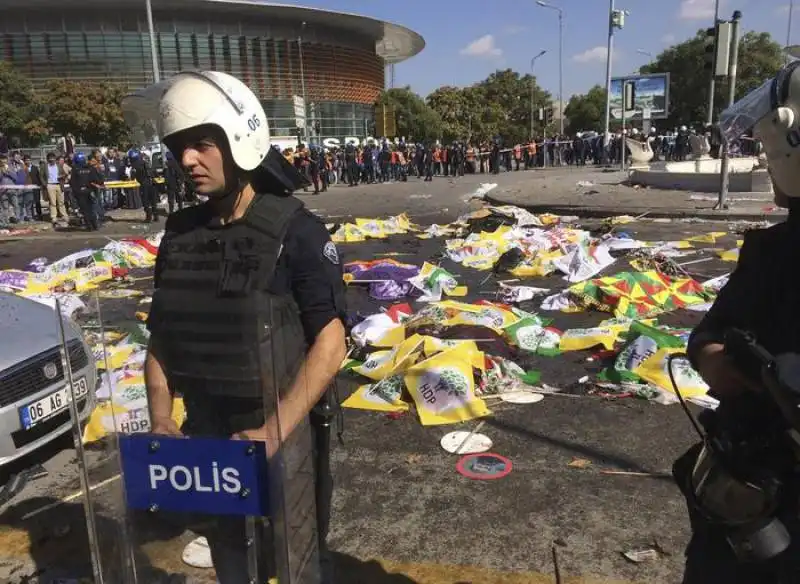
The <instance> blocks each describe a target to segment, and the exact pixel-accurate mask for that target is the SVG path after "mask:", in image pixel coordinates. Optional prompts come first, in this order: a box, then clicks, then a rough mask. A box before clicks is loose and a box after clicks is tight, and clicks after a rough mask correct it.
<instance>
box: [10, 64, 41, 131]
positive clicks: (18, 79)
mask: <svg viewBox="0 0 800 584" xmlns="http://www.w3.org/2000/svg"><path fill="white" fill-rule="evenodd" d="M0 132H3V133H4V134H5V135H6V136H8V138H9V142H11V143H12V144H15V145H16V144H18V145H20V146H35V145H38V144H40V143H41V142H42V141H43V140H44V139H45V137H46V136H47V133H48V128H47V123H46V121H45V119H44V108H43V107H42V103H41V101H40V100H39V99H38V98H37V96H36V93H35V92H34V90H33V85H31V82H30V80H28V78H27V77H25V76H24V75H22V74H21V73H20V72H19V71H17V70H15V69H14V68H13V67H11V65H10V64H9V63H6V62H2V61H0Z"/></svg>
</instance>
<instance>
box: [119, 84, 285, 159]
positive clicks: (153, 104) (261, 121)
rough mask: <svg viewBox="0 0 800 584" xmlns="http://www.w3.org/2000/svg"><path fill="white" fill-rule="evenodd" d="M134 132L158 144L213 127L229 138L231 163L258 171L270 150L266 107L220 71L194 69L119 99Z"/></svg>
mask: <svg viewBox="0 0 800 584" xmlns="http://www.w3.org/2000/svg"><path fill="white" fill-rule="evenodd" d="M122 110H123V114H124V116H125V120H126V121H127V122H128V124H129V125H130V126H131V128H132V129H133V130H134V131H137V130H138V131H145V132H146V131H150V132H152V131H155V133H156V134H157V135H158V137H159V138H160V139H161V140H164V139H166V138H169V137H170V136H172V135H174V134H177V133H178V132H182V131H184V130H189V129H191V128H196V127H198V126H203V125H213V126H217V127H218V128H220V129H221V130H222V132H223V133H224V134H225V136H226V138H227V139H228V145H229V147H230V151H231V156H232V157H233V162H234V164H236V166H237V167H239V168H240V169H241V170H243V171H251V170H254V169H255V168H257V167H258V166H259V165H260V164H261V163H262V162H263V160H264V159H265V158H266V157H267V154H269V152H270V135H269V124H268V123H267V116H266V114H265V113H264V107H263V106H262V105H261V102H260V101H259V100H258V98H257V97H256V96H255V94H254V93H253V92H252V91H251V90H250V89H249V88H248V87H247V86H246V85H245V84H244V83H242V82H241V81H239V80H238V79H236V78H235V77H232V76H231V75H228V74H227V73H220V72H218V71H192V72H185V73H179V74H178V75H175V76H174V77H170V78H169V79H167V80H165V81H162V82H160V83H156V84H155V85H151V86H149V87H147V88H145V89H142V90H139V91H135V92H133V93H131V94H129V95H127V96H126V97H125V98H124V99H123V100H122Z"/></svg>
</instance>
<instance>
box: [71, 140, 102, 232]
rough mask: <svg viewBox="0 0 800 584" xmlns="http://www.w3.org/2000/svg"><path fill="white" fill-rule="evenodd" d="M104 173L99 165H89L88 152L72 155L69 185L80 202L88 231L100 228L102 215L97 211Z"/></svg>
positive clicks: (79, 206) (79, 205)
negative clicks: (97, 198)
mask: <svg viewBox="0 0 800 584" xmlns="http://www.w3.org/2000/svg"><path fill="white" fill-rule="evenodd" d="M104 182H105V181H104V180H103V175H102V173H101V172H100V170H99V168H98V167H97V166H89V164H88V161H87V160H86V154H84V153H83V152H76V153H75V156H73V157H72V176H71V177H70V179H69V186H70V188H71V189H72V193H73V195H74V196H75V199H76V200H77V202H78V208H79V209H80V212H81V215H83V222H84V223H85V224H86V229H87V231H98V230H99V229H100V216H99V215H98V213H97V209H98V206H99V205H98V202H97V200H96V198H95V197H98V196H99V192H100V190H101V189H102V188H103V184H104Z"/></svg>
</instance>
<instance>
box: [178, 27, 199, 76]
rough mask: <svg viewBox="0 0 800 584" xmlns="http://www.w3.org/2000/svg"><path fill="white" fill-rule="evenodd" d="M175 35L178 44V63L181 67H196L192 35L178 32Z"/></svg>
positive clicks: (183, 68) (182, 68)
mask: <svg viewBox="0 0 800 584" xmlns="http://www.w3.org/2000/svg"><path fill="white" fill-rule="evenodd" d="M175 36H176V38H177V44H178V65H179V67H180V69H181V70H185V69H194V68H195V67H196V65H195V58H194V51H193V49H192V35H190V34H186V33H178V34H176V35H175Z"/></svg>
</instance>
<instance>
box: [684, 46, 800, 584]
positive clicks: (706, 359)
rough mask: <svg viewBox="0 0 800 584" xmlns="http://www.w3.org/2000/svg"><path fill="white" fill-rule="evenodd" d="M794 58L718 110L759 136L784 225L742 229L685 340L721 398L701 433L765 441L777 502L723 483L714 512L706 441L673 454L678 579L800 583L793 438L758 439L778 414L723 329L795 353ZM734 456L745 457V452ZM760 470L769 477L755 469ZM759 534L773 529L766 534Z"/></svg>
mask: <svg viewBox="0 0 800 584" xmlns="http://www.w3.org/2000/svg"><path fill="white" fill-rule="evenodd" d="M799 65H800V62H797V61H795V62H793V63H791V64H789V65H787V66H786V67H785V68H784V69H783V70H782V71H781V72H780V73H779V74H778V76H777V77H776V78H775V79H773V80H772V82H771V83H769V82H768V83H766V84H764V85H763V86H762V87H760V88H759V89H757V90H755V91H754V92H752V93H751V94H750V95H747V96H746V97H745V98H743V99H742V100H741V101H740V102H738V103H736V104H734V105H733V106H731V108H729V109H728V110H726V111H725V112H723V114H722V115H721V116H720V127H721V131H722V136H723V138H724V139H726V140H728V141H733V140H738V139H739V138H740V137H741V136H742V135H743V134H744V133H745V132H746V131H748V130H749V129H750V128H751V127H754V135H755V137H756V138H758V139H760V140H762V141H763V144H764V150H765V152H766V155H767V161H768V164H769V172H770V176H771V178H772V182H773V187H774V192H775V202H776V203H777V204H778V205H780V206H782V207H785V208H788V210H789V214H788V219H787V220H786V221H785V222H784V223H780V224H778V225H775V226H773V227H770V228H768V229H758V230H753V231H749V232H748V233H747V234H746V235H745V238H744V245H743V246H742V248H741V250H740V256H739V262H738V265H737V267H736V270H735V271H734V272H733V273H732V274H731V276H730V279H729V281H728V283H727V285H726V286H725V287H724V288H723V289H722V290H721V291H720V293H719V295H718V297H717V299H716V301H715V302H714V305H713V306H712V308H711V310H710V311H709V312H708V313H707V315H706V316H705V318H704V319H703V321H702V322H701V323H700V325H699V326H698V327H697V328H696V329H695V330H694V331H693V333H692V335H691V337H690V339H689V346H688V354H689V357H690V359H691V361H692V363H693V365H694V367H695V369H697V370H698V371H699V372H700V374H701V375H702V377H703V378H704V379H705V380H706V382H707V383H708V385H709V387H710V388H711V389H710V391H711V393H712V394H713V395H714V396H716V397H717V398H718V399H719V400H720V405H719V407H718V408H717V410H716V411H715V412H707V413H704V416H705V419H703V420H701V421H703V422H704V426H705V427H706V432H707V433H710V435H711V436H712V437H714V436H715V434H716V433H717V432H719V431H720V430H722V429H728V428H734V429H735V431H736V435H737V436H738V438H737V440H738V441H740V442H741V443H742V444H747V443H754V444H759V445H760V444H766V445H767V446H766V452H765V453H764V454H763V455H761V456H759V461H758V462H759V464H763V465H765V466H766V465H769V466H770V467H771V468H770V475H772V476H773V477H776V478H778V479H779V481H778V482H779V484H781V485H782V486H781V488H780V490H779V491H776V492H775V497H774V505H772V504H770V505H764V504H762V503H761V501H760V500H759V497H760V496H761V493H763V492H767V491H761V489H760V487H759V486H755V485H750V486H749V487H748V488H742V489H738V490H731V489H722V490H719V493H722V494H723V495H724V494H725V493H728V496H727V497H726V496H722V497H718V498H715V499H711V501H714V505H715V512H714V513H708V512H707V511H706V507H708V504H705V505H703V504H701V501H704V499H701V498H699V497H698V495H697V492H698V489H699V488H700V486H699V485H700V481H698V480H697V478H698V477H697V476H696V475H697V472H698V469H700V468H701V467H703V468H706V467H707V465H705V464H704V465H696V464H695V463H696V462H697V460H698V457H699V455H700V452H701V449H702V447H703V445H702V444H698V445H696V446H695V447H693V448H692V449H690V450H689V451H688V452H687V453H686V454H684V455H683V456H682V457H681V458H680V459H679V460H678V461H676V463H675V465H674V468H673V473H674V474H675V477H676V479H677V481H678V484H679V485H680V486H681V488H682V490H683V492H684V494H685V495H686V496H687V501H688V502H689V516H690V519H691V524H692V539H691V541H690V543H689V546H688V548H687V551H686V571H685V575H684V584H700V583H707V582H725V583H726V584H745V583H748V584H749V583H754V582H758V583H759V584H778V583H788V582H800V554H799V553H798V551H800V518H799V517H800V515H799V513H800V508H799V507H800V480H798V478H799V477H800V475H798V471H797V467H798V465H797V462H796V455H795V454H794V452H795V449H794V446H796V445H793V444H792V443H791V441H790V440H788V439H787V440H785V441H781V440H775V441H774V442H773V441H770V442H766V443H765V442H762V436H764V435H768V434H770V433H771V431H772V429H775V428H780V427H782V426H783V424H782V422H783V420H782V419H781V417H780V414H779V412H778V410H777V408H774V407H771V403H770V402H769V401H768V400H769V397H768V395H769V394H768V393H767V392H766V391H764V390H763V389H764V386H763V383H762V382H761V379H760V374H759V373H760V372H759V368H758V366H755V367H752V366H748V365H747V363H746V361H744V360H741V359H737V360H736V361H734V360H733V359H731V357H730V356H729V354H727V353H726V348H725V341H726V335H728V334H730V330H731V329H740V330H744V331H747V332H749V333H751V334H752V335H754V337H755V339H756V340H757V342H758V343H759V344H760V345H762V346H763V347H764V348H765V349H766V350H767V351H769V352H770V353H772V354H773V355H781V354H784V353H800V309H799V308H798V307H800V288H798V286H797V283H796V281H797V277H796V270H795V268H794V266H796V265H797V264H798V261H800V170H798V169H800V167H799V166H798V160H799V159H798V150H797V148H796V145H797V144H798V143H799V142H800V141H798V140H795V138H794V137H795V136H800V133H798V124H799V123H800V68H798V66H799ZM756 437H757V438H756ZM735 458H736V460H739V461H742V463H743V457H735ZM706 460H708V459H706ZM757 471H758V474H759V475H764V476H769V475H767V474H766V473H765V471H764V469H762V468H760V467H759V468H758V469H757ZM711 493H712V494H713V491H711ZM753 497H755V499H753ZM754 501H755V503H754ZM744 509H750V510H752V509H755V510H757V511H758V512H759V513H763V516H761V517H757V518H756V519H755V520H754V521H753V523H752V525H743V524H742V523H741V522H739V521H736V522H729V521H728V520H727V517H728V514H731V515H732V516H736V515H739V513H740V512H741V511H742V510H744ZM710 517H713V519H710ZM771 518H778V519H779V520H780V521H781V522H782V523H783V525H784V527H785V530H786V532H788V533H787V535H788V537H789V538H790V540H789V542H788V543H787V541H786V538H784V537H775V535H776V533H777V532H776V531H770V532H769V533H767V529H766V528H767V527H768V525H769V521H770V520H771ZM778 531H780V530H778ZM762 534H766V535H769V537H767V538H766V539H762V538H760V536H761V535H762ZM779 535H780V534H779ZM786 546H788V547H786ZM755 551H757V552H758V555H759V556H760V557H759V558H758V559H749V558H748V560H749V561H743V560H742V557H743V555H744V556H746V555H748V554H752V555H756V554H754V552H755ZM743 552H744V554H743Z"/></svg>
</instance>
